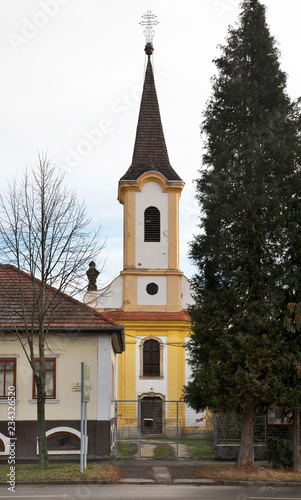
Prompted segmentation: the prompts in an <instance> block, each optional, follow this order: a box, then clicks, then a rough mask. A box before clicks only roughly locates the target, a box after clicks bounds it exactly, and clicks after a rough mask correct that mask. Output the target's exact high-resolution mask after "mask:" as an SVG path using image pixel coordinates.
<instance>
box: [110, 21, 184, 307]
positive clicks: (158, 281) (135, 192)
mask: <svg viewBox="0 0 301 500" xmlns="http://www.w3.org/2000/svg"><path fill="white" fill-rule="evenodd" d="M147 34H148V31H147ZM153 51H154V49H153V45H152V43H151V41H150V39H149V37H148V40H147V43H146V46H145V52H146V55H147V58H148V61H147V67H146V72H145V79H144V86H143V93H142V98H141V105H140V112H139V118H138V125H137V130H136V140H135V145H134V152H133V158H132V163H131V166H130V167H129V169H128V170H127V172H126V173H125V174H124V175H123V177H121V179H120V181H119V188H118V200H119V202H120V203H122V204H123V206H124V215H123V220H124V226H123V227H124V229H123V241H124V253H123V271H122V272H121V275H122V276H123V293H122V294H123V301H122V302H123V303H122V309H123V310H124V311H142V310H143V311H147V310H149V311H154V310H156V311H161V312H177V311H180V310H181V309H182V306H181V278H182V275H183V274H182V272H181V271H180V270H179V199H180V195H181V191H182V189H183V187H184V182H183V181H182V180H181V178H180V177H179V176H178V174H177V173H176V172H175V171H174V169H173V168H172V166H171V165H170V162H169V157H168V152H167V147H166V143H165V138H164V133H163V127H162V122H161V116H160V110H159V104H158V99H157V92H156V87H155V80H154V74H153V68H152V62H151V56H152V54H153Z"/></svg>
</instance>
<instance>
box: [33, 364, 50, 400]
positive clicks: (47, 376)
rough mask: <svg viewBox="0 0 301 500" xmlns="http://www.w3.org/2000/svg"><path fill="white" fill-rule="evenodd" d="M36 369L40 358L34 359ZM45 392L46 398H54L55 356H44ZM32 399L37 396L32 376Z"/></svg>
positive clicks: (38, 366)
mask: <svg viewBox="0 0 301 500" xmlns="http://www.w3.org/2000/svg"><path fill="white" fill-rule="evenodd" d="M35 366H36V370H37V371H38V372H39V370H40V360H39V359H35ZM44 388H45V392H46V398H47V399H55V398H56V358H45V385H44ZM32 397H33V399H36V398H37V386H36V383H35V380H34V377H33V396H32Z"/></svg>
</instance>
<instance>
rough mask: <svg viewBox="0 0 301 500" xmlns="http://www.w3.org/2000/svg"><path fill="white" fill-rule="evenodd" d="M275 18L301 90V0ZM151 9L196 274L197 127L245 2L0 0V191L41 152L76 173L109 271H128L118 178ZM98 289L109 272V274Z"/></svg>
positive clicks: (72, 177) (289, 1)
mask: <svg viewBox="0 0 301 500" xmlns="http://www.w3.org/2000/svg"><path fill="white" fill-rule="evenodd" d="M263 3H264V4H265V5H266V7H267V20H268V23H269V25H270V29H271V33H272V35H273V36H275V38H276V40H277V41H278V46H279V49H280V51H281V67H282V70H283V71H285V72H286V73H287V75H288V86H287V90H288V93H289V95H290V96H291V97H292V98H293V99H295V98H297V97H298V96H300V95H301V88H300V87H301V84H300V82H301V65H300V57H299V51H300V49H299V47H300V45H301V32H300V18H301V2H300V0H286V2H283V1H282V0H266V1H264V2H263ZM147 10H151V11H152V12H153V13H154V14H156V16H157V20H158V21H159V24H158V25H157V26H156V28H155V31H156V33H155V37H154V42H153V44H154V48H155V52H154V56H153V65H154V72H155V80H156V87H157V94H158V99H159V105H160V110H161V118H162V122H163V128H164V133H165V139H166V143H167V148H168V152H169V158H170V161H171V164H172V166H173V168H174V169H175V170H176V172H177V173H178V174H179V175H180V176H181V178H182V179H183V180H184V181H185V188H184V190H183V193H182V197H181V204H180V214H181V215H180V254H181V260H180V264H181V269H182V271H184V273H185V274H186V276H187V277H188V278H190V277H191V276H192V274H193V273H194V268H193V267H192V266H191V264H190V263H189V262H188V260H187V245H188V242H189V241H191V238H192V235H193V234H194V233H195V232H196V231H197V229H196V225H197V217H198V213H199V208H198V206H197V204H196V202H195V200H194V194H195V191H194V184H193V179H195V178H196V177H197V176H198V170H199V168H200V166H201V152H202V141H201V138H200V133H199V125H200V123H201V120H202V112H203V110H204V107H205V103H206V100H207V99H208V97H209V95H210V92H211V86H210V77H211V76H212V75H213V73H214V71H215V66H214V64H213V63H212V59H213V58H214V57H216V56H218V54H219V52H218V48H217V46H218V44H220V43H223V42H224V40H225V37H226V35H227V29H228V26H229V25H233V24H234V23H235V22H236V21H237V19H238V13H239V10H240V9H239V1H238V0H185V1H184V0H152V1H150V0H148V1H146V0H128V1H127V2H126V1H124V0H110V1H109V0H107V1H104V0H0V16H1V18H0V19H1V20H0V30H1V31H0V36H1V43H0V64H1V69H0V81H1V85H0V103H1V106H0V110H1V112H0V179H1V184H0V189H1V192H3V191H4V190H5V186H6V180H7V179H11V178H12V176H13V175H14V174H15V173H16V172H18V173H21V172H22V170H23V169H24V168H25V167H26V166H29V165H31V164H34V163H36V160H37V151H38V150H39V151H45V150H46V149H48V155H49V156H50V157H51V158H52V160H53V161H54V162H56V163H57V164H58V165H60V166H61V167H62V168H63V169H64V171H65V173H66V183H68V185H70V186H71V187H72V188H74V189H76V191H77V194H78V197H79V199H80V200H85V202H86V206H87V212H88V215H89V216H91V217H93V221H94V223H95V224H100V223H101V224H102V235H103V237H104V238H107V244H106V249H105V250H104V252H103V257H107V261H106V271H105V274H104V275H103V278H102V279H103V281H107V280H110V279H111V278H113V277H116V276H117V275H118V274H119V272H120V270H121V269H122V206H121V205H120V204H119V203H118V201H117V187H118V180H119V179H120V177H121V176H122V175H123V174H124V173H125V172H126V170H127V169H128V167H129V165H130V163H131V158H132V152H133V147H134V140H135V131H136V125H137V118H138V112H139V103H140V96H141V89H142V85H143V78H144V69H145V54H144V45H145V39H144V35H143V28H142V27H141V26H140V25H139V23H140V21H141V20H142V18H141V16H142V15H143V14H145V13H146V11H147ZM99 287H100V282H99Z"/></svg>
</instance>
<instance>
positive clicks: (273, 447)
mask: <svg viewBox="0 0 301 500" xmlns="http://www.w3.org/2000/svg"><path fill="white" fill-rule="evenodd" d="M266 454H267V458H268V460H269V462H271V463H272V466H273V467H275V468H279V467H285V468H288V467H292V465H293V444H292V442H291V441H288V440H287V439H281V438H276V437H269V438H268V439H267V443H266Z"/></svg>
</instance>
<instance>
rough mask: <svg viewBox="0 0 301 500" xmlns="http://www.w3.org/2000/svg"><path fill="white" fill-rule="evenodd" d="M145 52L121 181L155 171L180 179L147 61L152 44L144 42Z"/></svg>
mask: <svg viewBox="0 0 301 500" xmlns="http://www.w3.org/2000/svg"><path fill="white" fill-rule="evenodd" d="M145 52H146V54H147V55H148V63H147V68H146V72H145V80H144V86H143V93H142V98H141V104H140V113H139V118H138V125H137V131H136V141H135V146H134V153H133V159H132V164H131V166H130V168H129V169H128V171H127V172H126V173H125V175H124V176H123V177H121V179H120V180H121V181H130V180H137V179H138V177H139V176H140V175H142V174H143V173H144V172H149V171H151V170H154V171H156V172H160V173H161V174H163V175H164V176H165V177H166V178H167V179H168V180H170V181H181V178H180V177H179V176H178V174H177V173H176V172H175V171H174V169H173V168H172V166H171V165H170V163H169V158H168V152H167V147H166V143H165V139H164V133H163V127H162V123H161V116H160V110H159V104H158V99H157V92H156V87H155V81H154V74H153V68H152V64H151V61H150V55H151V54H152V52H153V47H152V45H151V44H147V45H146V47H145Z"/></svg>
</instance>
